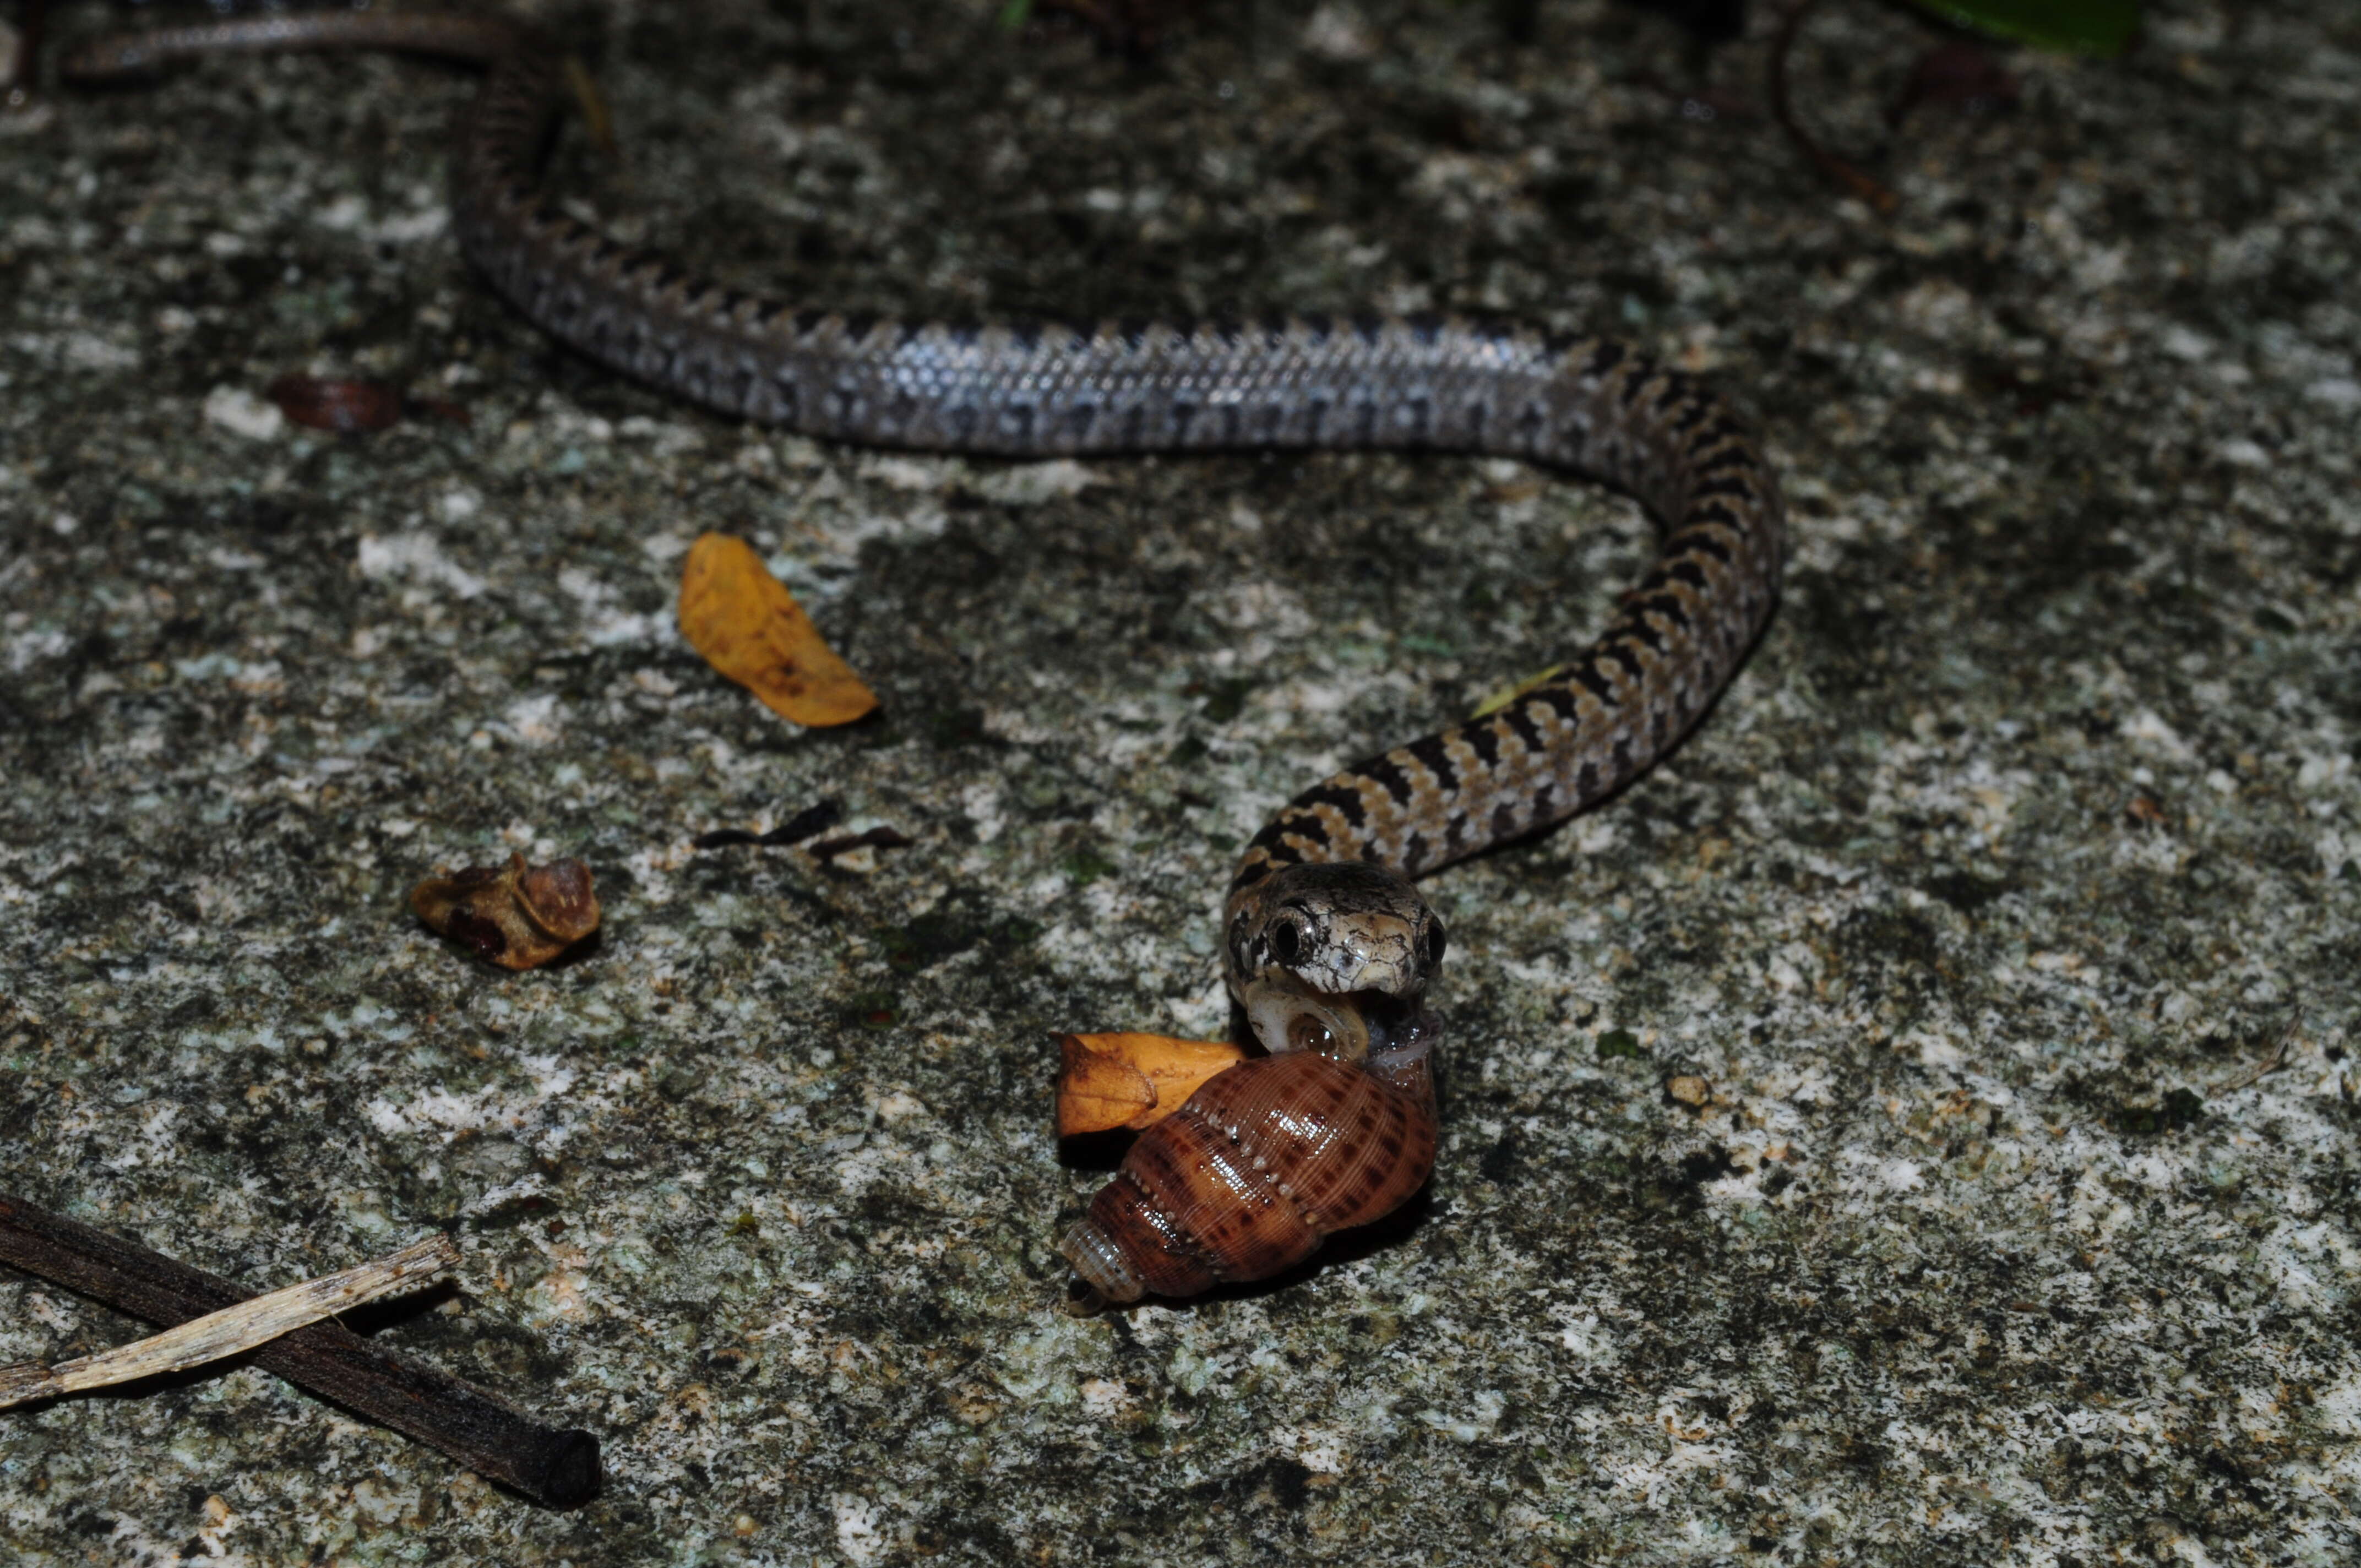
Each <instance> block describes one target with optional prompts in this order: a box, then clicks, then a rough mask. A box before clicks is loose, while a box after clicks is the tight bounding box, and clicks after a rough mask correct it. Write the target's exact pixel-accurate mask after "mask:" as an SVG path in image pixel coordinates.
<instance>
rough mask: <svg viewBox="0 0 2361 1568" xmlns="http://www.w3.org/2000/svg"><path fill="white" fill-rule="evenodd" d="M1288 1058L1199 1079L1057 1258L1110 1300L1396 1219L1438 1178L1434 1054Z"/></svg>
mask: <svg viewBox="0 0 2361 1568" xmlns="http://www.w3.org/2000/svg"><path fill="white" fill-rule="evenodd" d="M1403 1033H1404V1034H1405V1035H1407V1036H1409V1038H1408V1039H1407V1040H1406V1041H1405V1042H1404V1043H1401V1044H1398V1045H1392V1046H1391V1047H1390V1048H1388V1049H1385V1050H1382V1051H1379V1052H1377V1053H1373V1054H1372V1055H1370V1056H1369V1057H1368V1058H1367V1059H1366V1060H1364V1061H1357V1062H1356V1061H1344V1060H1340V1059H1338V1058H1335V1057H1332V1056H1325V1055H1322V1054H1321V1053H1319V1052H1316V1051H1295V1052H1290V1053H1288V1054H1286V1055H1283V1056H1274V1057H1266V1058H1259V1059H1257V1060H1254V1061H1247V1062H1241V1063H1239V1064H1238V1065H1237V1066H1236V1067H1234V1068H1231V1069H1228V1070H1227V1071H1225V1072H1223V1073H1220V1074H1217V1075H1216V1076H1215V1077H1213V1078H1212V1079H1210V1080H1207V1081H1206V1082H1205V1084H1204V1085H1203V1086H1202V1088H1200V1089H1199V1090H1198V1091H1197V1092H1196V1093H1194V1094H1192V1095H1191V1096H1190V1097H1189V1099H1188V1102H1186V1103H1185V1104H1183V1105H1182V1106H1181V1107H1180V1110H1178V1111H1176V1112H1174V1113H1172V1114H1171V1115H1170V1116H1168V1117H1166V1118H1165V1119H1164V1120H1163V1121H1161V1122H1159V1123H1157V1124H1155V1125H1154V1126H1152V1127H1150V1128H1148V1131H1147V1132H1145V1133H1143V1134H1141V1135H1140V1137H1139V1141H1138V1142H1137V1143H1136V1144H1134V1145H1132V1146H1131V1150H1130V1152H1129V1153H1128V1154H1126V1156H1125V1157H1124V1160H1123V1164H1122V1166H1121V1167H1120V1168H1117V1169H1116V1171H1115V1179H1113V1180H1111V1181H1109V1182H1108V1183H1107V1184H1106V1186H1105V1187H1104V1188H1102V1189H1100V1190H1099V1192H1098V1194H1097V1196H1096V1197H1094V1198H1093V1200H1092V1201H1091V1207H1090V1212H1089V1214H1088V1216H1087V1217H1085V1218H1084V1219H1083V1221H1082V1223H1080V1224H1078V1225H1076V1226H1075V1227H1074V1228H1073V1230H1072V1231H1071V1232H1069V1233H1068V1234H1067V1236H1066V1239H1065V1242H1064V1244H1063V1245H1062V1246H1061V1247H1060V1251H1061V1252H1063V1253H1064V1254H1065V1255H1066V1258H1067V1260H1068V1261H1069V1262H1071V1264H1072V1265H1073V1266H1074V1272H1075V1273H1076V1274H1078V1275H1080V1276H1081V1277H1082V1279H1083V1281H1084V1282H1085V1283H1087V1284H1088V1285H1089V1286H1090V1287H1091V1288H1093V1290H1095V1291H1096V1292H1097V1293H1098V1294H1099V1296H1100V1297H1102V1298H1103V1299H1105V1300H1107V1301H1136V1300H1137V1299H1139V1298H1140V1297H1141V1296H1143V1295H1148V1294H1150V1293H1153V1294H1156V1295H1159V1296H1193V1295H1195V1294H1197V1293H1198V1292H1200V1291H1202V1290H1205V1289H1209V1288H1212V1287H1213V1286H1215V1285H1220V1284H1234V1283H1237V1282H1240V1281H1244V1280H1250V1279H1262V1278H1267V1277H1269V1276H1271V1275H1274V1274H1277V1273H1279V1272H1281V1271H1282V1270H1284V1269H1287V1268H1289V1267H1291V1266H1293V1265H1295V1264H1297V1263H1300V1262H1301V1261H1302V1260H1303V1259H1304V1258H1306V1257H1308V1256H1310V1255H1312V1253H1313V1252H1314V1251H1316V1250H1317V1249H1318V1248H1319V1245H1320V1244H1321V1242H1322V1241H1323V1240H1325V1239H1326V1238H1327V1237H1328V1235H1329V1234H1332V1233H1334V1232H1336V1231H1341V1230H1346V1229H1349V1228H1351V1227H1352V1226H1355V1225H1365V1224H1367V1223H1369V1222H1370V1221H1372V1220H1376V1219H1379V1218H1382V1217H1383V1216H1385V1215H1387V1214H1389V1213H1391V1212H1393V1211H1394V1210H1396V1209H1398V1208H1400V1206H1401V1205H1402V1203H1403V1202H1404V1201H1407V1200H1408V1199H1409V1198H1410V1197H1411V1194H1412V1193H1414V1192H1416V1191H1417V1190H1419V1189H1420V1188H1421V1187H1422V1186H1424V1185H1425V1184H1426V1179H1427V1176H1428V1175H1429V1173H1430V1172H1432V1171H1433V1168H1434V1143H1435V1111H1434V1077H1433V1047H1434V1040H1435V1036H1436V1034H1437V1033H1438V1030H1437V1028H1436V1026H1435V1025H1434V1024H1433V1018H1432V1015H1431V1014H1422V1015H1421V1016H1420V1017H1419V1019H1418V1020H1417V1021H1415V1022H1414V1023H1413V1024H1412V1025H1410V1026H1409V1027H1407V1028H1406V1029H1405V1030H1404V1031H1403Z"/></svg>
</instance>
